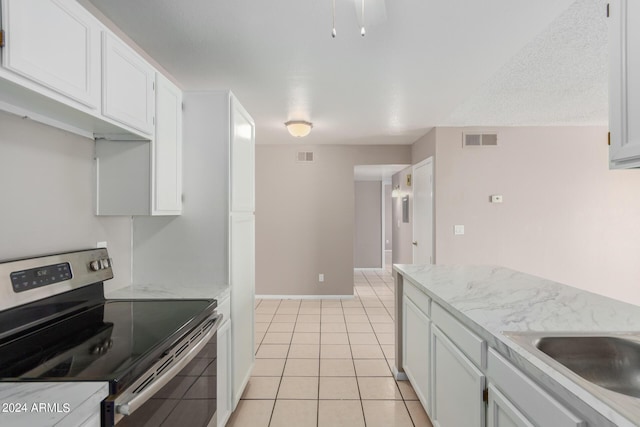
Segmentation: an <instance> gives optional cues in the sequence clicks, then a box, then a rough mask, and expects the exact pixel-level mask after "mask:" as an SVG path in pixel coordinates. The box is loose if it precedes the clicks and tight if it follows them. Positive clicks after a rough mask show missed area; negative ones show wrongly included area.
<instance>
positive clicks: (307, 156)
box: [296, 151, 313, 163]
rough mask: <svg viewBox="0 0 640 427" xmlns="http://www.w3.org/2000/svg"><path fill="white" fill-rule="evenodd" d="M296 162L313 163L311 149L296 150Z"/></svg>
mask: <svg viewBox="0 0 640 427" xmlns="http://www.w3.org/2000/svg"><path fill="white" fill-rule="evenodd" d="M296 159H297V161H298V163H313V151H298V154H297V157H296Z"/></svg>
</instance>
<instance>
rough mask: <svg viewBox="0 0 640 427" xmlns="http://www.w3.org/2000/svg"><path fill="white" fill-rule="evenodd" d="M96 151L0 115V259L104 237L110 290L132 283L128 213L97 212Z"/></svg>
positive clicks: (83, 245) (90, 244)
mask: <svg viewBox="0 0 640 427" xmlns="http://www.w3.org/2000/svg"><path fill="white" fill-rule="evenodd" d="M93 153H94V142H93V140H91V139H87V138H83V137H80V136H77V135H74V134H71V133H68V132H65V131H62V130H59V129H55V128H52V127H49V126H46V125H43V124H40V123H36V122H33V121H31V120H28V119H22V118H20V117H17V116H14V115H10V114H7V113H4V112H0V242H1V243H0V259H3V260H5V259H11V258H19V257H30V256H35V255H42V254H47V253H55V252H61V251H71V250H78V249H87V248H94V247H95V246H96V243H97V242H98V241H107V244H108V249H109V254H110V255H111V257H112V258H113V262H114V275H115V278H114V279H113V280H110V281H108V282H106V287H107V289H116V288H120V287H123V286H127V285H128V284H129V281H130V275H131V251H130V245H131V232H130V230H131V226H130V218H129V217H96V216H95V215H94V201H93V200H94V197H95V196H94V194H95V191H94V176H93Z"/></svg>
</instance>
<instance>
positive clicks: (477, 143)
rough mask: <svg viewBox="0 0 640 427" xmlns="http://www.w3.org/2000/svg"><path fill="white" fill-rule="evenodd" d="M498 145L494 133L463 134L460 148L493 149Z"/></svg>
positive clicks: (496, 135) (496, 136)
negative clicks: (487, 147)
mask: <svg viewBox="0 0 640 427" xmlns="http://www.w3.org/2000/svg"><path fill="white" fill-rule="evenodd" d="M497 145H498V134H496V133H463V134H462V147H484V146H489V147H491V146H492V147H495V146H497Z"/></svg>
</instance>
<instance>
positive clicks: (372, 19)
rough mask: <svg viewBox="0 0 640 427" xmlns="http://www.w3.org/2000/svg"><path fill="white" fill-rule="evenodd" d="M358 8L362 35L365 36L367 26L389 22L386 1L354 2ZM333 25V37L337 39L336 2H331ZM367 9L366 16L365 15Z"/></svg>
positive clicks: (359, 0)
mask: <svg viewBox="0 0 640 427" xmlns="http://www.w3.org/2000/svg"><path fill="white" fill-rule="evenodd" d="M352 1H353V5H354V6H355V8H356V16H357V18H358V23H359V24H360V35H361V36H362V37H364V36H365V34H366V30H365V24H367V25H376V24H379V23H381V22H384V21H386V20H387V8H386V5H385V0H352ZM331 4H332V12H333V13H332V17H333V25H332V28H331V37H333V38H335V37H336V0H331ZM365 9H366V14H365Z"/></svg>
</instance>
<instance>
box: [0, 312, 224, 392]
mask: <svg viewBox="0 0 640 427" xmlns="http://www.w3.org/2000/svg"><path fill="white" fill-rule="evenodd" d="M215 306H216V302H215V300H133V301H131V300H126V301H125V300H107V301H102V302H100V303H98V304H96V305H93V306H90V307H86V306H85V307H80V308H79V309H78V310H77V311H75V312H73V313H71V314H68V315H65V316H64V317H63V318H61V319H57V320H53V321H50V322H49V323H47V324H46V325H44V326H40V327H38V328H37V329H35V330H31V331H28V332H27V333H24V332H23V333H21V334H19V337H17V338H11V337H8V338H5V339H4V340H3V341H2V342H1V343H0V381H29V380H40V381H42V380H47V381H55V380H62V379H64V380H65V381H68V380H78V381H110V382H111V388H112V392H115V391H118V390H119V389H121V388H122V387H124V386H125V385H126V384H127V381H128V380H129V379H131V378H135V377H136V376H137V375H139V374H140V373H142V372H144V370H145V369H146V368H148V366H149V364H150V363H152V362H153V361H155V360H156V359H157V358H158V357H160V356H161V355H162V353H163V352H164V351H166V350H167V349H168V348H171V347H172V345H173V343H175V342H176V341H177V340H179V339H180V337H182V336H183V335H184V334H186V333H188V332H189V331H190V330H191V329H192V328H193V327H195V326H196V325H197V324H198V323H199V322H201V321H202V320H204V319H205V318H206V317H208V316H209V315H210V314H211V313H212V312H213V311H214V308H215Z"/></svg>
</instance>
